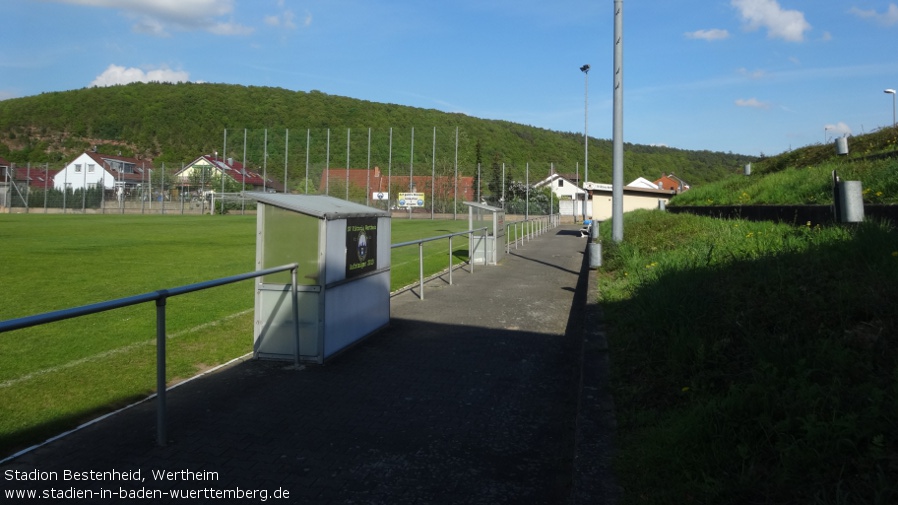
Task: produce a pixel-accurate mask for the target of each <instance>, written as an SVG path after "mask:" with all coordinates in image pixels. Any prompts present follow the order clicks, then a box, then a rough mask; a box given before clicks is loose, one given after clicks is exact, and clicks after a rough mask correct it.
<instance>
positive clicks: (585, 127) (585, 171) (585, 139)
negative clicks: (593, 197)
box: [580, 65, 589, 186]
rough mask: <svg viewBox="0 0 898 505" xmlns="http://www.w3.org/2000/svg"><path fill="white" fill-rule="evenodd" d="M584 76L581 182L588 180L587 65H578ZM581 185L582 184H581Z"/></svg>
mask: <svg viewBox="0 0 898 505" xmlns="http://www.w3.org/2000/svg"><path fill="white" fill-rule="evenodd" d="M580 71H581V72H583V76H584V78H585V81H584V88H583V158H584V161H583V182H588V181H589V65H583V66H582V67H580ZM581 186H582V184H581Z"/></svg>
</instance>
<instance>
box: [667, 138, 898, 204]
mask: <svg viewBox="0 0 898 505" xmlns="http://www.w3.org/2000/svg"><path fill="white" fill-rule="evenodd" d="M849 142H850V144H851V153H850V154H849V155H847V156H844V157H841V156H838V155H836V153H835V150H834V149H833V146H832V145H815V146H808V147H803V148H801V149H796V150H794V151H790V152H787V153H784V154H781V155H779V156H776V157H773V158H767V159H764V160H761V161H759V162H756V163H754V164H753V167H752V175H751V176H749V177H746V176H744V175H732V176H730V177H727V178H725V179H723V180H720V181H716V182H713V183H709V184H703V185H699V186H696V187H694V188H692V189H691V190H689V191H687V192H685V193H683V194H680V195H677V196H676V197H674V198H673V199H672V200H671V202H670V205H672V206H677V205H683V206H685V205H802V204H807V205H829V204H832V201H833V195H832V172H833V171H836V173H837V174H838V176H839V177H840V178H841V179H842V180H844V181H848V180H856V181H861V184H862V185H863V188H864V190H863V192H864V202H865V203H870V204H896V203H898V155H896V154H895V153H896V152H898V129H895V128H885V129H883V130H880V131H877V132H874V133H870V134H867V135H862V136H858V137H852V138H851V139H849ZM883 156H891V157H883Z"/></svg>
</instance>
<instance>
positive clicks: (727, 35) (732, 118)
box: [0, 0, 898, 155]
mask: <svg viewBox="0 0 898 505" xmlns="http://www.w3.org/2000/svg"><path fill="white" fill-rule="evenodd" d="M613 6H614V2H613V1H612V0H605V1H603V2H596V1H587V0H555V1H552V2H547V1H545V0H440V1H435V0H416V1H409V0H379V1H372V0H367V1H364V0H3V2H2V3H0V19H3V20H4V27H5V33H4V36H3V37H2V38H0V99H7V98H14V97H22V96H30V95H35V94H39V93H42V92H47V91H63V90H70V89H79V88H84V87H88V86H95V85H111V84H117V83H125V82H131V81H135V80H144V81H145V80H155V81H193V82H214V83H229V84H241V85H247V86H249V85H257V86H274V87H280V88H286V89H290V90H299V91H309V90H319V91H323V92H325V93H328V94H332V95H342V96H348V97H353V98H359V99H363V100H369V101H374V102H383V103H396V104H401V105H409V106H414V107H422V108H428V109H438V110H442V111H446V112H460V113H463V114H467V115H471V116H475V117H481V118H487V119H503V120H508V121H513V122H518V123H523V124H529V125H533V126H537V127H541V128H547V129H551V130H558V131H568V132H579V133H582V132H583V129H584V105H585V104H584V98H585V91H586V90H585V87H586V86H585V84H586V82H585V79H586V76H585V75H584V74H583V73H582V72H581V71H580V70H579V69H580V67H581V66H582V65H583V64H589V65H590V66H591V71H590V72H589V74H588V79H589V81H588V84H589V86H588V88H589V134H590V136H592V137H597V138H603V139H609V138H611V127H612V124H611V110H612V56H613V53H612V32H613ZM623 7H624V52H625V54H624V88H625V91H624V104H625V105H624V137H625V140H626V141H627V142H633V143H638V144H661V145H668V146H671V147H677V148H682V149H709V150H715V151H732V152H736V153H743V154H750V155H758V154H761V153H764V154H767V155H772V154H777V153H780V152H783V151H786V150H788V149H790V148H797V147H801V146H804V145H808V144H814V143H820V142H823V141H824V139H826V140H827V141H828V142H831V141H832V138H834V137H836V136H841V135H844V134H861V133H864V132H869V131H871V130H875V129H877V128H881V127H883V126H887V125H890V124H891V123H892V111H893V109H892V98H893V95H888V94H885V93H884V92H883V90H885V89H887V88H898V44H896V43H898V4H896V3H895V2H893V1H887V0H886V1H883V0H844V1H841V0H840V1H821V0H703V1H699V0H675V1H674V0H624V1H623ZM225 126H227V127H238V128H239V127H240V125H223V127H225ZM296 126H297V127H301V126H302V125H301V124H299V123H298V124H297V125H296ZM420 126H426V125H420Z"/></svg>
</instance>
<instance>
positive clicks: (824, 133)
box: [823, 126, 832, 144]
mask: <svg viewBox="0 0 898 505" xmlns="http://www.w3.org/2000/svg"><path fill="white" fill-rule="evenodd" d="M830 129H832V127H831V126H824V127H823V143H824V144H826V132H827V130H830Z"/></svg>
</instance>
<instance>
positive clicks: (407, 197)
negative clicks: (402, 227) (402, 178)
mask: <svg viewBox="0 0 898 505" xmlns="http://www.w3.org/2000/svg"><path fill="white" fill-rule="evenodd" d="M396 203H397V204H399V206H400V207H423V206H424V193H399V199H398V200H397V201H396Z"/></svg>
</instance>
